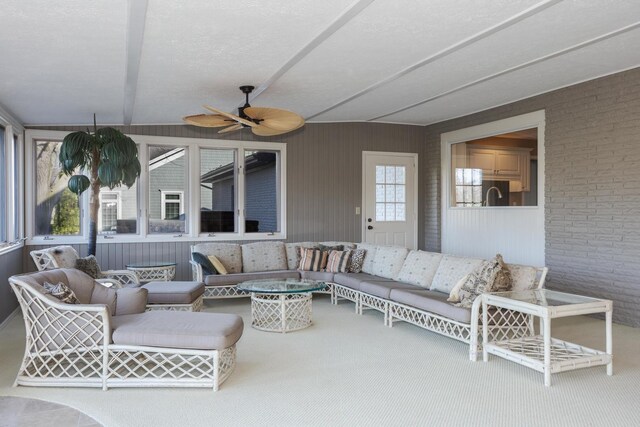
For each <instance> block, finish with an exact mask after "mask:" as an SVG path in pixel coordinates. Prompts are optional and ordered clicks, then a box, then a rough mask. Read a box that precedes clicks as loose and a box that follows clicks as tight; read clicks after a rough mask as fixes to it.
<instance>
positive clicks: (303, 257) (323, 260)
mask: <svg viewBox="0 0 640 427" xmlns="http://www.w3.org/2000/svg"><path fill="white" fill-rule="evenodd" d="M326 265H327V253H326V252H324V251H321V250H319V249H301V250H300V265H299V266H298V270H302V271H322V269H323V268H325V266H326Z"/></svg>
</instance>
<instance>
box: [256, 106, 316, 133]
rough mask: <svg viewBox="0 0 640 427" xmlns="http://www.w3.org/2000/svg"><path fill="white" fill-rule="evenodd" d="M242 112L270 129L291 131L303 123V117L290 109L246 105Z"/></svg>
mask: <svg viewBox="0 0 640 427" xmlns="http://www.w3.org/2000/svg"><path fill="white" fill-rule="evenodd" d="M244 113H245V114H246V115H247V116H249V117H251V118H252V119H256V120H259V121H260V125H262V126H267V127H269V128H271V129H277V130H284V131H291V130H294V129H297V128H299V127H301V126H302V125H304V119H303V118H302V116H300V115H299V114H296V113H294V112H292V111H288V110H281V109H279V108H267V107H247V108H245V109H244Z"/></svg>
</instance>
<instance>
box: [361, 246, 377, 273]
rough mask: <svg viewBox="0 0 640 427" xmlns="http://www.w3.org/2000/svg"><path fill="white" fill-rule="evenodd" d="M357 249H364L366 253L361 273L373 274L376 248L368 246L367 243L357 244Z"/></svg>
mask: <svg viewBox="0 0 640 427" xmlns="http://www.w3.org/2000/svg"><path fill="white" fill-rule="evenodd" d="M357 246H358V249H364V250H365V251H367V253H365V254H364V263H362V272H363V273H367V274H375V273H374V272H373V265H374V260H375V257H376V252H377V251H378V247H377V246H376V245H370V244H369V243H358V245H357Z"/></svg>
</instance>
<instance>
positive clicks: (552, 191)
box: [424, 68, 640, 326]
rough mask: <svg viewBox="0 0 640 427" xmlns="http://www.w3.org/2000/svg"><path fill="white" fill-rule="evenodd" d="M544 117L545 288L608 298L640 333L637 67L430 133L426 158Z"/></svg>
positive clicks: (433, 180)
mask: <svg viewBox="0 0 640 427" xmlns="http://www.w3.org/2000/svg"><path fill="white" fill-rule="evenodd" d="M541 109H544V110H545V112H546V133H545V157H546V162H545V163H546V165H545V260H546V265H547V267H549V277H548V279H547V280H548V286H549V287H552V288H556V289H559V290H564V291H567V292H574V293H579V294H583V295H592V296H595V297H603V298H608V299H611V300H613V301H614V309H613V314H614V319H615V320H616V321H617V322H621V323H626V324H630V325H636V326H639V325H640V310H639V309H638V308H639V305H640V282H639V281H638V278H639V277H640V264H639V263H638V259H640V221H639V220H638V218H639V216H638V215H639V214H640V167H639V165H640V68H636V69H633V70H630V71H626V72H623V73H618V74H614V75H611V76H607V77H603V78H600V79H596V80H592V81H589V82H586V83H582V84H578V85H575V86H570V87H567V88H565V89H560V90H557V91H554V92H550V93H546V94H544V95H540V96H536V97H534V98H529V99H525V100H523V101H519V102H515V103H512V104H508V105H504V106H501V107H498V108H494V109H491V110H487V111H483V112H480V113H477V114H473V115H470V116H465V117H461V118H458V119H453V120H449V121H446V122H442V123H438V124H435V125H431V126H428V127H427V128H426V132H427V136H426V140H427V144H428V147H429V148H428V150H429V151H428V152H429V158H430V159H434V158H438V159H439V158H440V134H442V133H444V132H449V131H453V130H457V129H462V128H466V127H469V126H474V125H478V124H482V123H487V122H491V121H494V120H499V119H504V118H507V117H512V116H516V115H519V114H524V113H529V112H532V111H536V110H541ZM436 166H437V165H436V164H435V160H434V162H433V165H432V167H427V172H428V177H427V179H426V183H425V187H424V194H425V197H426V200H427V201H426V206H427V211H426V213H425V217H424V219H425V225H424V230H425V234H426V241H427V242H436V241H437V242H439V241H440V240H439V237H440V236H439V233H440V198H441V197H440V172H439V171H438V173H435V168H436ZM438 169H439V165H438ZM432 203H435V204H437V208H435V209H433V210H430V209H429V205H430V204H432ZM427 247H428V248H432V246H431V244H430V243H427ZM433 249H436V250H439V249H440V248H439V245H438V246H437V247H433Z"/></svg>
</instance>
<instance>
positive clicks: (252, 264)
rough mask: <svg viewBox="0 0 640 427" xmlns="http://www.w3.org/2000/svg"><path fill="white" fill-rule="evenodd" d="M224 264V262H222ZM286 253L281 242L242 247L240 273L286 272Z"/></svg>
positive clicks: (249, 244)
mask: <svg viewBox="0 0 640 427" xmlns="http://www.w3.org/2000/svg"><path fill="white" fill-rule="evenodd" d="M223 263H224V262H223ZM287 268H288V265H287V252H286V251H285V248H284V243H282V242H258V243H248V244H246V245H242V271H243V272H245V273H254V272H258V271H274V270H286V269H287Z"/></svg>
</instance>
